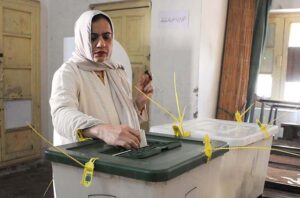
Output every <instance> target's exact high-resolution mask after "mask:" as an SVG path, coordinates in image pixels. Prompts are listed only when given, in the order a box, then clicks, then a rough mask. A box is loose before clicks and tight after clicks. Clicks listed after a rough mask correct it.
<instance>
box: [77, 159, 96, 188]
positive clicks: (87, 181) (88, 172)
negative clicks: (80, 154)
mask: <svg viewBox="0 0 300 198" xmlns="http://www.w3.org/2000/svg"><path fill="white" fill-rule="evenodd" d="M97 159H98V158H91V159H90V161H88V162H87V163H85V165H84V169H83V175H82V179H81V182H80V184H82V185H83V186H85V187H89V186H90V185H91V184H92V180H93V174H94V163H95V161H96V160H97Z"/></svg>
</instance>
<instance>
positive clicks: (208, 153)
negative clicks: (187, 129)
mask: <svg viewBox="0 0 300 198" xmlns="http://www.w3.org/2000/svg"><path fill="white" fill-rule="evenodd" d="M203 144H204V153H205V155H206V157H207V162H208V161H209V160H210V159H211V156H212V147H211V143H210V138H209V136H208V134H205V135H204V138H203Z"/></svg>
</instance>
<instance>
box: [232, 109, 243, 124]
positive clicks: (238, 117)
mask: <svg viewBox="0 0 300 198" xmlns="http://www.w3.org/2000/svg"><path fill="white" fill-rule="evenodd" d="M234 117H235V120H236V121H237V122H239V123H241V122H243V121H242V115H241V113H240V112H239V111H236V112H235V114H234Z"/></svg>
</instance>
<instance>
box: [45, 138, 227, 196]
mask: <svg viewBox="0 0 300 198" xmlns="http://www.w3.org/2000/svg"><path fill="white" fill-rule="evenodd" d="M146 137H147V142H148V146H147V147H143V148H141V149H138V150H125V149H123V148H121V147H116V146H111V145H107V144H105V143H104V142H103V141H101V140H91V141H85V142H80V143H73V144H67V145H62V146H60V148H62V149H64V150H65V151H66V152H67V154H69V155H71V156H72V157H74V158H75V159H77V160H79V161H80V162H81V163H83V164H84V163H86V162H87V161H89V159H90V158H92V157H97V158H99V159H98V160H96V161H95V163H94V165H95V171H94V177H93V180H92V184H91V186H90V187H84V186H82V185H81V184H80V180H81V177H82V174H83V168H82V167H79V166H78V164H76V163H75V162H74V161H72V160H71V159H70V158H68V157H67V156H65V155H64V154H62V153H60V152H57V151H56V150H55V149H53V148H52V149H51V148H50V149H48V150H47V151H46V152H45V156H46V158H47V159H48V160H51V161H52V168H53V177H54V183H55V191H56V197H72V198H76V197H80V198H81V197H120V198H141V197H142V198H160V197H161V198H164V197H166V198H169V197H172V198H183V197H188V198H199V197H210V196H211V195H212V194H213V193H214V186H215V184H214V183H215V181H217V180H218V175H217V174H216V170H218V169H220V168H221V167H220V162H221V161H220V159H221V156H222V155H223V154H224V153H226V152H227V150H218V151H214V152H213V157H212V159H211V160H210V161H209V162H208V163H207V157H206V156H205V154H204V145H203V142H202V141H199V140H194V139H192V138H186V139H178V138H174V137H172V136H170V135H163V134H152V133H148V134H147V135H146ZM212 146H214V147H216V148H226V147H228V145H227V144H226V143H224V142H221V141H212Z"/></svg>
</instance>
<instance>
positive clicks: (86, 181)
mask: <svg viewBox="0 0 300 198" xmlns="http://www.w3.org/2000/svg"><path fill="white" fill-rule="evenodd" d="M26 124H27V126H28V127H29V128H31V130H32V131H33V132H34V133H35V134H36V135H37V136H38V137H39V138H41V139H42V140H43V141H45V142H46V143H47V144H49V145H50V146H51V147H53V148H54V149H55V150H56V151H58V152H60V153H62V154H64V155H65V156H67V157H68V158H69V159H71V160H73V161H74V162H76V163H77V164H78V165H80V166H82V167H84V171H83V176H82V180H81V183H82V184H83V185H84V186H86V187H88V186H90V185H91V183H92V179H93V171H94V162H95V161H96V159H98V158H91V159H90V161H89V162H87V163H86V164H85V165H83V164H82V163H81V162H80V161H78V160H77V159H75V158H74V157H72V156H71V155H69V154H68V153H67V152H66V151H65V150H63V149H61V148H59V147H56V146H54V145H53V144H52V143H51V142H50V141H49V140H47V138H45V137H44V136H42V135H41V134H40V133H39V132H38V131H37V130H36V129H35V128H34V127H33V126H32V125H31V124H30V123H28V122H26ZM50 184H51V183H50ZM50 184H49V185H50Z"/></svg>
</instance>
